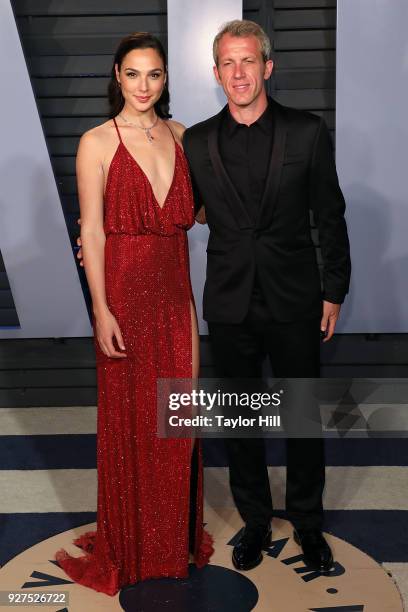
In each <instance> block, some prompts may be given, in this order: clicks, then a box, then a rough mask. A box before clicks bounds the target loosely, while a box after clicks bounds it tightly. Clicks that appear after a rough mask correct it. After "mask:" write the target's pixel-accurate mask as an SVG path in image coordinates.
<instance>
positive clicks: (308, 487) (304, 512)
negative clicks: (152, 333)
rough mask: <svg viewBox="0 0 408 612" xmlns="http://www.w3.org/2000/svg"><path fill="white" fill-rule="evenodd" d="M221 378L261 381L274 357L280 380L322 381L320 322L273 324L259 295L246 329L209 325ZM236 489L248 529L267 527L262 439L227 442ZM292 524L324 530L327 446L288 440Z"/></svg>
mask: <svg viewBox="0 0 408 612" xmlns="http://www.w3.org/2000/svg"><path fill="white" fill-rule="evenodd" d="M208 327H209V332H210V342H211V349H212V353H213V358H214V364H215V369H216V375H217V376H218V377H220V378H240V377H242V378H261V376H262V363H263V361H264V359H265V358H266V357H267V356H269V358H270V361H271V366H272V370H273V375H274V376H275V377H277V378H281V377H286V378H290V377H291V378H318V377H319V371H320V342H321V340H320V318H319V319H316V318H313V319H305V320H301V321H295V322H290V323H282V322H274V321H270V320H268V316H267V313H266V307H265V304H264V303H263V300H262V297H261V296H260V295H259V294H254V297H253V299H252V301H251V306H250V309H249V313H248V315H247V317H246V319H245V320H244V321H243V323H240V324H224V323H211V322H209V323H208ZM225 444H226V448H227V453H228V459H229V473H230V486H231V491H232V494H233V497H234V501H235V504H236V506H237V508H238V511H239V513H240V515H241V517H242V519H243V520H244V521H245V523H250V524H258V525H265V524H266V523H268V522H269V521H270V520H271V517H272V498H271V491H270V486H269V479H268V471H267V466H266V460H265V444H264V440H263V439H262V438H239V439H238V438H226V439H225ZM286 449H287V459H286V465H287V481H286V513H287V518H288V519H289V520H290V521H291V522H292V523H293V525H294V526H295V527H297V528H318V529H321V528H322V523H323V506H322V494H323V488H324V480H325V466H324V463H325V460H324V440H323V439H322V438H320V437H316V438H287V440H286Z"/></svg>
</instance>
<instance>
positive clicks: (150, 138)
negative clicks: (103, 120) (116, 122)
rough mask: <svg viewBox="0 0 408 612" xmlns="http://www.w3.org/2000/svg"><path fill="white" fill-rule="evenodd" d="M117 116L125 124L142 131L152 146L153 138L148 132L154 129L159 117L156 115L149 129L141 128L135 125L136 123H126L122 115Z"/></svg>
mask: <svg viewBox="0 0 408 612" xmlns="http://www.w3.org/2000/svg"><path fill="white" fill-rule="evenodd" d="M118 115H119V117H120V118H121V119H123V121H124V122H125V123H127V124H128V125H133V126H134V127H137V128H139V130H143V131H144V133H145V134H146V136H147V140H148V141H149V142H150V144H153V140H154V138H153V136H152V135H151V133H150V130H152V129H153V128H154V127H155V125H156V124H157V122H158V120H159V116H158V115H156V119H155V121H154V123H153V124H152V125H150V126H149V127H142V126H141V125H137V123H132V121H128V120H127V119H125V118H124V116H123V115H121V113H118Z"/></svg>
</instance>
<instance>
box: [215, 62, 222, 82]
mask: <svg viewBox="0 0 408 612" xmlns="http://www.w3.org/2000/svg"><path fill="white" fill-rule="evenodd" d="M213 71H214V76H215V78H216V80H217V83H218V85H221V79H220V73H219V72H218V66H215V65H214V66H213Z"/></svg>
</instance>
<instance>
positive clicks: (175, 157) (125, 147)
mask: <svg viewBox="0 0 408 612" xmlns="http://www.w3.org/2000/svg"><path fill="white" fill-rule="evenodd" d="M113 122H114V124H115V127H116V131H117V133H118V136H119V144H118V149H119V148H120V146H122V148H123V149H124V150H125V152H126V154H127V155H128V156H129V157H130V159H131V160H132V161H133V163H134V164H135V165H136V167H137V168H138V169H139V171H140V173H141V174H142V176H143V178H144V179H145V181H146V183H147V184H148V185H149V189H150V192H151V194H152V197H153V201H154V202H155V203H156V205H157V206H158V207H159V208H160V210H163V209H164V207H165V206H166V204H167V201H168V199H169V196H170V193H171V191H172V189H173V185H174V181H175V178H176V171H177V142H176V139H175V138H174V134H173V132H172V131H171V129H170V128H169V126H168V125H167V126H166V127H167V128H168V129H169V130H170V133H171V136H172V138H173V145H174V167H173V176H172V179H171V183H170V187H169V189H168V191H167V195H166V197H165V198H164V202H163V204H160V203H159V201H158V199H157V197H156V194H155V193H154V189H153V186H152V184H151V182H150V180H149V177H148V176H147V174H146V172H145V171H144V170H143V168H142V166H141V165H140V164H139V162H138V161H137V160H136V158H135V157H133V155H132V154H131V152H130V151H129V149H128V148H127V146H126V145H125V143H124V142H123V140H122V137H121V135H120V132H119V127H118V125H117V123H116V121H115V119H114V120H113ZM111 165H112V164H111Z"/></svg>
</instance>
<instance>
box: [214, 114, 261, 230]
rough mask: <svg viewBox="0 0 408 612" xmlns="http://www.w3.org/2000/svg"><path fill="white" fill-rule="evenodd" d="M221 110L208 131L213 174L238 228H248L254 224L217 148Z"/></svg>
mask: <svg viewBox="0 0 408 612" xmlns="http://www.w3.org/2000/svg"><path fill="white" fill-rule="evenodd" d="M222 113H223V111H221V113H219V114H218V115H217V116H216V120H215V121H214V122H213V124H212V126H211V128H210V130H209V133H208V152H209V155H210V160H211V163H212V166H213V168H214V174H215V176H216V178H217V181H218V184H219V186H220V188H221V190H222V192H223V194H224V197H225V200H226V202H227V204H228V206H229V208H230V211H231V214H232V215H233V217H234V219H235V221H236V222H237V224H238V226H239V228H240V229H250V228H252V227H253V226H254V224H253V221H252V219H251V218H250V216H249V214H248V212H247V210H246V208H245V205H244V203H243V202H242V200H241V198H240V197H239V195H238V192H237V190H236V189H235V187H234V184H233V183H232V181H231V179H230V177H229V176H228V173H227V171H226V169H225V166H224V164H223V163H222V159H221V155H220V150H219V148H218V130H219V126H220V123H221V117H222Z"/></svg>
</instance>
